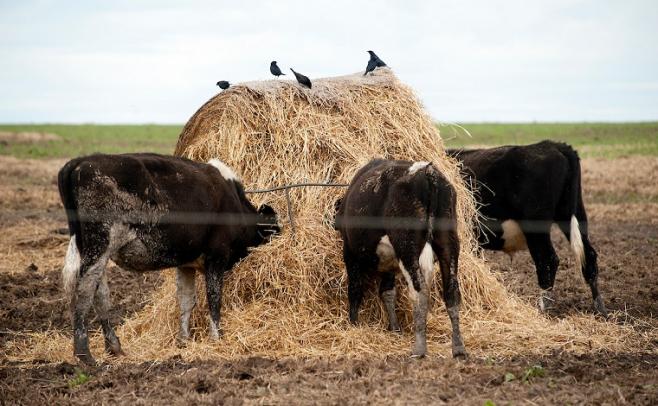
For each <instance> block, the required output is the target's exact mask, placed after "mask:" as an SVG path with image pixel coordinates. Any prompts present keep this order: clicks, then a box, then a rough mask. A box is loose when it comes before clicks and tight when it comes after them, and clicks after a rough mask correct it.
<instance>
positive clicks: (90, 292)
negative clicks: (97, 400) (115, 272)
mask: <svg viewBox="0 0 658 406" xmlns="http://www.w3.org/2000/svg"><path fill="white" fill-rule="evenodd" d="M107 260H108V255H107V254H106V253H102V254H101V255H97V256H93V255H89V256H86V255H84V253H83V255H82V264H81V266H80V278H79V279H78V282H77V286H76V289H75V294H74V297H73V301H72V303H71V304H72V308H73V353H74V354H75V356H76V357H78V358H79V359H80V360H81V361H82V362H84V363H85V364H88V365H94V364H95V363H96V361H95V360H94V358H93V357H92V356H91V352H90V351H89V337H88V335H87V330H88V327H89V326H88V324H89V323H88V320H87V318H88V316H89V310H90V309H91V306H92V305H93V302H94V296H95V295H96V290H97V289H98V284H99V283H100V280H101V278H102V276H103V272H104V271H105V266H106V265H107Z"/></svg>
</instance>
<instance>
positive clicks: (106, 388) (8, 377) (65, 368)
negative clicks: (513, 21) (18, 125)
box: [0, 157, 658, 404]
mask: <svg viewBox="0 0 658 406" xmlns="http://www.w3.org/2000/svg"><path fill="white" fill-rule="evenodd" d="M63 163H64V161H63V160H45V161H34V160H18V159H14V158H10V157H0V196H1V198H0V258H2V261H1V262H0V349H1V348H4V345H5V343H6V342H7V341H8V340H14V339H20V337H21V336H22V335H23V334H25V333H29V332H33V331H47V330H56V331H59V330H64V331H67V330H68V329H69V328H70V327H69V326H70V323H69V319H68V312H67V303H66V302H65V301H64V299H63V297H62V293H61V286H60V277H59V273H60V268H61V263H62V259H63V255H64V253H65V251H66V244H67V243H68V233H67V230H66V229H65V227H66V222H65V221H64V216H63V213H62V209H61V205H60V203H59V197H58V194H57V187H56V180H55V176H56V173H57V170H58V169H59V167H60V166H61V165H62V164H63ZM582 166H583V186H584V190H585V202H586V205H587V208H588V214H589V220H590V236H591V240H592V243H593V245H594V247H595V248H596V249H597V250H598V252H599V266H600V272H601V275H600V288H601V291H602V292H603V295H604V298H605V299H606V302H607V305H608V308H609V309H610V310H612V311H616V313H615V314H616V317H615V322H617V323H626V324H629V325H631V326H633V327H634V328H635V329H637V330H638V331H642V332H649V333H650V334H654V335H653V337H655V338H654V339H653V341H652V342H651V343H650V345H649V346H643V347H638V348H637V350H636V351H634V352H631V353H621V354H620V353H589V354H584V355H575V354H571V353H566V352H560V350H559V349H556V350H555V352H554V354H551V355H550V356H538V355H519V356H518V357H516V358H513V359H507V358H505V359H493V358H486V359H482V358H471V359H469V360H467V361H460V362H458V361H453V360H446V359H441V358H438V357H431V356H430V357H428V358H427V359H424V360H420V361H417V360H411V359H408V358H406V357H393V358H388V359H386V360H368V359H352V358H349V359H348V358H344V359H318V358H313V359H305V358H284V359H278V360H274V359H264V358H242V359H234V360H225V361H195V362H186V361H183V360H181V359H177V358H173V359H169V360H166V361H163V362H148V363H142V364H117V365H103V366H100V367H97V368H83V369H78V366H75V365H71V364H68V363H61V364H50V363H45V362H41V361H39V360H35V361H34V362H32V363H27V364H25V363H14V362H10V361H9V360H7V359H6V358H5V356H4V351H2V350H0V403H1V404H5V403H6V404H28V403H31V404H34V403H38V404H41V403H45V402H54V403H56V404H62V403H71V404H83V403H86V404H88V403H89V402H91V401H93V402H95V403H131V404H133V403H137V404H143V403H149V404H151V403H167V404H169V403H175V404H179V403H180V404H182V403H194V404H216V403H227V404H242V403H265V404H273V403H274V404H282V403H322V404H328V403H330V404H335V403H380V402H381V403H404V404H427V403H465V404H484V403H485V402H486V401H487V400H492V401H493V402H495V403H496V404H507V403H514V404H518V403H522V402H524V403H525V402H528V403H543V404H546V403H548V404H566V403H569V404H571V403H591V404H620V403H631V404H653V403H656V402H658V374H656V372H655V370H656V367H658V335H656V334H655V331H656V329H658V320H657V319H656V316H657V314H658V274H657V273H656V270H657V268H658V249H657V248H658V178H657V177H658V158H640V157H634V158H622V159H617V160H614V161H607V160H598V159H587V160H584V161H583V165H582ZM553 237H554V241H555V243H556V248H557V249H558V254H559V256H560V259H561V262H560V268H559V271H558V276H557V282H556V288H555V293H556V298H557V303H556V308H555V309H553V310H552V312H551V317H558V318H559V317H562V316H564V315H567V314H571V313H576V312H591V311H592V310H591V296H590V293H589V289H588V288H587V285H586V284H585V283H584V281H583V280H582V276H581V275H579V274H578V272H576V271H575V269H574V261H573V258H572V256H571V255H570V253H569V250H568V246H567V244H566V241H565V239H564V238H563V237H562V236H561V235H559V233H557V232H554V235H553ZM486 255H487V258H488V259H489V260H491V263H492V268H493V270H494V271H495V272H496V273H497V274H498V275H499V277H500V278H501V279H502V280H503V282H504V283H505V284H506V285H507V286H508V287H509V288H510V289H511V290H512V291H513V292H514V293H516V294H518V295H520V296H521V297H522V298H524V299H525V300H527V301H529V302H532V303H534V302H535V301H536V298H537V294H538V287H537V282H536V276H535V272H534V267H533V265H532V262H531V260H530V256H529V255H528V254H527V253H519V254H517V255H515V257H514V258H513V261H510V258H509V257H508V256H507V255H505V254H501V253H487V254H486ZM108 279H109V282H110V289H111V291H112V300H113V303H114V309H113V320H114V322H115V323H119V322H120V321H121V320H122V319H124V318H125V317H128V316H130V315H131V314H132V313H133V312H135V311H138V310H139V309H141V307H142V306H143V305H144V304H145V302H146V300H147V299H148V297H149V294H150V292H151V291H152V290H153V288H154V287H155V286H157V285H158V283H159V281H160V276H159V274H158V273H150V274H142V275H138V274H133V273H129V272H126V271H123V270H121V269H119V268H117V267H112V268H111V269H110V270H109V278H108ZM535 366H540V367H541V368H537V367H535ZM82 374H84V376H87V377H88V380H87V381H86V382H85V380H86V378H84V377H83V375H82Z"/></svg>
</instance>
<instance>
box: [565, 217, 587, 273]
mask: <svg viewBox="0 0 658 406" xmlns="http://www.w3.org/2000/svg"><path fill="white" fill-rule="evenodd" d="M569 240H570V241H571V249H572V250H573V253H574V254H575V255H576V264H580V266H581V268H582V267H584V266H585V247H584V246H583V239H582V237H581V236H580V226H579V225H578V219H576V216H573V215H572V216H571V230H570V232H569Z"/></svg>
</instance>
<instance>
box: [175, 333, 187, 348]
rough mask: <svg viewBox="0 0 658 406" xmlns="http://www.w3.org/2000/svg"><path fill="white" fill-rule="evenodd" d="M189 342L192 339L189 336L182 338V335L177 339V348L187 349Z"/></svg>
mask: <svg viewBox="0 0 658 406" xmlns="http://www.w3.org/2000/svg"><path fill="white" fill-rule="evenodd" d="M189 341H190V337H189V336H181V335H179V336H178V337H176V347H178V348H186V347H187V343H188V342H189Z"/></svg>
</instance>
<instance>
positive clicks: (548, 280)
mask: <svg viewBox="0 0 658 406" xmlns="http://www.w3.org/2000/svg"><path fill="white" fill-rule="evenodd" d="M542 228H544V227H542ZM522 229H523V231H524V234H525V237H526V241H527V243H528V250H529V251H530V255H531V256H532V260H533V261H534V262H535V269H536V271H537V280H538V282H539V287H540V288H541V294H540V297H539V309H540V310H541V311H542V312H545V311H547V310H549V309H550V308H551V307H553V302H554V301H555V299H554V298H553V285H554V284H555V274H556V273H557V267H558V265H559V263H560V261H559V259H558V257H557V254H556V253H555V249H554V248H553V244H552V243H551V235H550V225H548V226H547V227H545V230H544V231H542V230H540V229H537V225H536V224H535V225H534V229H533V228H532V226H529V227H525V228H524V227H523V225H522ZM528 229H530V230H532V231H526V230H528Z"/></svg>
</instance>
